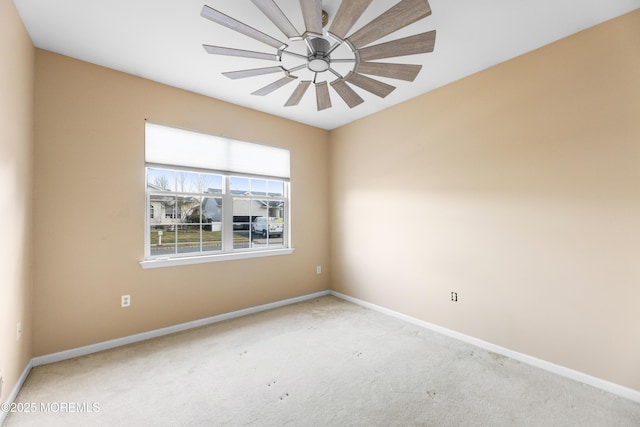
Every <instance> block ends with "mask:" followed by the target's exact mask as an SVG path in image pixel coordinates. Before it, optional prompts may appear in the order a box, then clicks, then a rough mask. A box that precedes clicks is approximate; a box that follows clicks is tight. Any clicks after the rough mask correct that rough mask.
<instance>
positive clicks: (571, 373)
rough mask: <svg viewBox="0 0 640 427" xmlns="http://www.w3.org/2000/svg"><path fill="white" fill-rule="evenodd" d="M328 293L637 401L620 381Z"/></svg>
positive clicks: (635, 392)
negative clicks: (617, 382) (601, 377)
mask: <svg viewBox="0 0 640 427" xmlns="http://www.w3.org/2000/svg"><path fill="white" fill-rule="evenodd" d="M329 293H330V295H333V296H335V297H337V298H340V299H343V300H345V301H349V302H351V303H354V304H357V305H360V306H362V307H366V308H369V309H371V310H374V311H377V312H380V313H383V314H386V315H389V316H391V317H395V318H397V319H400V320H404V321H406V322H408V323H411V324H414V325H416V326H420V327H423V328H425V329H429V330H432V331H434V332H438V333H440V334H443V335H446V336H448V337H451V338H454V339H456V340H459V341H463V342H466V343H468V344H471V345H474V346H476V347H480V348H482V349H485V350H488V351H491V352H493V353H497V354H500V355H502V356H506V357H509V358H511V359H514V360H517V361H520V362H522V363H526V364H528V365H531V366H535V367H536V368H540V369H544V370H545V371H549V372H553V373H554V374H557V375H560V376H563V377H566V378H569V379H572V380H574V381H577V382H580V383H583V384H588V385H590V386H593V387H596V388H599V389H601V390H604V391H606V392H609V393H612V394H615V395H618V396H621V397H624V398H626V399H629V400H632V401H634V402H639V403H640V391H638V390H634V389H631V388H628V387H624V386H621V385H619V384H615V383H612V382H609V381H605V380H603V379H600V378H596V377H593V376H591V375H588V374H585V373H583V372H579V371H575V370H573V369H569V368H566V367H564V366H560V365H556V364H554V363H551V362H547V361H546V360H542V359H538V358H536V357H533V356H529V355H526V354H523V353H518V352H517V351H513V350H509V349H508V348H504V347H500V346H499V345H495V344H492V343H490V342H487V341H483V340H480V339H478V338H474V337H472V336H469V335H465V334H461V333H460V332H456V331H453V330H451V329H447V328H443V327H442V326H438V325H435V324H433V323H429V322H425V321H424V320H420V319H416V318H415V317H411V316H407V315H406V314H402V313H399V312H397V311H393V310H389V309H388V308H384V307H381V306H379V305H375V304H371V303H369V302H366V301H363V300H360V299H358V298H354V297H350V296H348V295H344V294H341V293H339V292H335V291H331V292H329Z"/></svg>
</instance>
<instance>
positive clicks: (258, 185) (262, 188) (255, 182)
mask: <svg viewBox="0 0 640 427" xmlns="http://www.w3.org/2000/svg"><path fill="white" fill-rule="evenodd" d="M251 194H252V195H254V196H263V197H264V196H265V195H266V194H267V181H266V180H265V179H252V180H251Z"/></svg>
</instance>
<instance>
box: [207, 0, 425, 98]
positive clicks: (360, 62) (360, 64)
mask: <svg viewBox="0 0 640 427" xmlns="http://www.w3.org/2000/svg"><path fill="white" fill-rule="evenodd" d="M372 1H373V0H343V1H342V2H341V4H340V7H339V8H338V11H337V12H336V14H335V16H334V17H333V21H332V23H331V26H330V27H329V29H328V30H327V31H324V30H323V27H324V26H325V25H326V24H327V22H328V16H327V14H326V12H324V11H323V10H322V0H300V10H301V12H302V17H303V19H304V26H305V31H304V32H303V33H300V32H299V31H298V30H297V29H296V27H295V26H294V25H293V24H292V23H291V21H290V20H289V18H287V16H286V15H285V14H284V13H283V12H282V10H281V9H280V8H279V7H278V5H277V4H276V3H275V2H274V1H273V0H251V2H252V3H253V4H254V5H255V6H256V7H257V8H258V9H260V11H261V12H262V13H263V14H264V15H265V16H266V17H267V18H268V19H269V20H270V21H271V22H273V24H275V26H276V27H277V28H278V29H279V30H280V31H281V32H282V33H283V34H284V35H285V36H286V37H287V39H288V44H287V43H285V42H283V41H281V40H278V39H276V38H274V37H271V36H270V35H267V34H265V33H263V32H261V31H259V30H257V29H255V28H253V27H250V26H248V25H246V24H244V23H242V22H240V21H238V20H236V19H234V18H232V17H230V16H227V15H225V14H224V13H222V12H220V11H218V10H216V9H213V8H211V7H209V6H207V5H204V6H203V8H202V12H201V15H202V16H203V17H204V18H206V19H209V20H211V21H213V22H215V23H217V24H220V25H222V26H225V27H227V28H230V29H231V30H234V31H236V32H238V33H241V34H243V35H245V36H248V37H251V38H253V39H255V40H258V41H260V42H262V43H264V44H265V45H267V46H271V47H272V48H274V49H275V50H276V51H275V53H267V52H258V51H252V50H241V49H234V48H229V47H222V46H212V45H208V44H204V45H203V47H204V48H205V50H206V51H207V52H208V53H211V54H216V55H227V56H236V57H244V58H252V59H259V60H264V61H275V62H278V63H280V65H277V66H270V67H264V68H254V69H247V70H239V71H230V72H224V73H222V74H223V75H224V76H226V77H228V78H230V79H242V78H248V77H255V76H261V75H266V74H277V73H282V74H283V76H282V77H281V78H279V79H278V80H276V81H274V82H273V83H270V84H268V85H267V86H264V87H262V88H260V89H258V90H256V91H255V92H253V93H252V95H258V96H265V95H268V94H270V93H272V92H274V91H275V90H277V89H279V88H281V87H283V86H285V85H286V84H288V83H291V82H293V81H294V80H298V79H299V77H300V76H304V75H306V76H308V78H307V79H302V78H301V79H300V82H299V83H298V86H297V87H296V88H295V90H294V91H293V93H292V94H291V96H290V97H289V99H288V100H287V102H286V103H285V106H286V107H290V106H295V105H298V104H299V103H300V101H301V100H302V98H303V96H304V94H305V93H306V92H307V89H309V87H310V86H312V85H313V86H314V87H315V91H316V104H317V109H318V111H321V110H325V109H327V108H330V107H331V97H330V94H329V86H331V87H332V88H333V89H334V90H335V92H336V93H337V94H338V95H339V96H340V97H341V98H342V99H343V101H344V102H345V103H346V104H347V105H348V106H349V107H350V108H354V107H356V106H357V105H360V104H361V103H363V102H364V100H363V99H362V97H361V96H360V95H358V93H357V92H356V91H355V90H354V89H353V88H352V86H351V85H353V86H357V87H359V88H361V89H364V90H365V91H367V92H370V93H372V94H374V95H377V96H379V97H381V98H384V97H386V96H387V95H389V94H390V93H391V92H392V91H393V90H394V89H395V86H392V85H390V84H387V83H385V82H383V81H380V80H377V79H374V78H372V77H368V76H370V75H373V76H379V77H386V78H391V79H398V80H404V81H413V80H415V78H416V76H417V75H418V73H419V72H420V70H421V68H422V66H421V65H416V64H396V63H390V62H375V60H378V59H386V58H392V57H396V56H405V55H415V54H419V53H428V52H432V51H433V49H434V45H435V36H436V32H435V30H432V31H428V32H424V33H420V34H416V35H412V36H408V37H404V38H400V39H396V40H392V41H388V42H385V43H380V44H372V43H374V42H375V41H377V40H380V39H381V38H383V37H385V36H387V35H389V34H391V33H393V32H395V31H397V30H399V29H401V28H404V27H406V26H408V25H410V24H412V23H414V22H417V21H419V20H421V19H423V18H425V17H427V16H429V15H431V7H430V6H429V2H428V0H401V1H400V2H399V3H397V4H396V5H395V6H393V7H391V8H390V9H388V10H387V11H386V12H384V13H383V14H381V15H380V16H378V17H377V18H375V19H374V20H372V21H371V22H369V23H368V24H366V25H364V26H362V27H361V28H359V29H358V30H357V31H355V32H353V33H351V34H350V33H349V31H350V30H351V29H352V28H353V26H354V25H355V23H356V21H358V19H359V18H360V17H361V16H362V14H363V13H364V11H365V10H366V9H367V7H368V6H369V5H370V4H371V2H372ZM330 79H333V80H331V81H329V80H330Z"/></svg>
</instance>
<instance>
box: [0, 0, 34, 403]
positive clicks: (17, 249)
mask: <svg viewBox="0 0 640 427" xmlns="http://www.w3.org/2000/svg"><path fill="white" fill-rule="evenodd" d="M34 54H35V49H34V48H33V44H32V43H31V39H30V38H29V35H28V34H27V32H26V30H25V29H24V27H23V25H22V21H21V20H20V18H19V17H18V13H17V11H16V9H15V7H14V5H13V2H12V1H10V0H0V195H2V197H0V209H1V212H2V213H3V214H2V215H3V218H5V221H4V224H3V229H2V239H1V243H0V277H1V279H0V371H2V372H3V378H4V385H3V387H2V394H1V395H0V402H3V401H5V400H6V398H7V397H8V395H9V393H10V392H11V389H12V388H13V387H14V386H15V384H16V382H17V379H18V377H19V376H20V374H21V372H22V370H23V369H24V367H25V365H26V364H27V362H28V361H29V359H30V358H31V334H32V323H31V303H32V302H31V295H32V293H31V269H30V267H31V259H32V255H31V250H32V245H31V229H32V217H31V207H32V195H33V194H32V175H33V170H32V165H33V62H34ZM18 322H21V323H22V328H23V332H22V337H21V339H20V341H17V328H16V326H17V323H18Z"/></svg>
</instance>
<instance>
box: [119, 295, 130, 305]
mask: <svg viewBox="0 0 640 427" xmlns="http://www.w3.org/2000/svg"><path fill="white" fill-rule="evenodd" d="M130 305H131V295H122V297H121V298H120V306H121V307H129V306H130Z"/></svg>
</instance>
